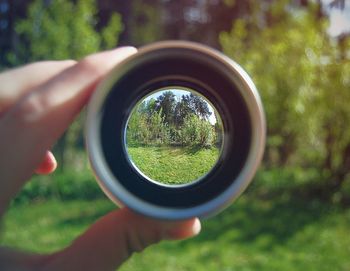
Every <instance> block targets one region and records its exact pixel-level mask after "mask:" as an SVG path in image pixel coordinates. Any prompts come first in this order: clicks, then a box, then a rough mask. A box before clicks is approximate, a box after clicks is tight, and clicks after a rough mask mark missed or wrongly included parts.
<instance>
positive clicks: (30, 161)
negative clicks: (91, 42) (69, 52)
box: [0, 47, 136, 212]
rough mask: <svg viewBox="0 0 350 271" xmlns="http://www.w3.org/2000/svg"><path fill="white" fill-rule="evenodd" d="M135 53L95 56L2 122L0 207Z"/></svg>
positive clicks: (124, 50) (33, 95)
mask: <svg viewBox="0 0 350 271" xmlns="http://www.w3.org/2000/svg"><path fill="white" fill-rule="evenodd" d="M135 52H136V49H135V48H132V47H125V48H120V49H116V50H112V51H106V52H102V53H98V54H95V55H91V56H89V57H87V58H85V59H83V60H82V61H80V62H79V63H77V64H76V65H74V66H72V67H70V68H68V69H66V70H64V71H62V72H61V73H60V74H59V75H57V76H55V77H54V78H52V79H50V80H49V81H47V82H46V83H44V84H42V85H40V86H39V87H38V88H36V89H35V90H33V91H32V92H31V93H30V95H27V96H25V97H24V98H23V99H21V101H20V102H18V104H16V105H15V106H13V107H12V108H11V109H10V110H9V111H8V112H7V113H6V114H5V116H4V117H3V118H2V119H1V120H0V132H1V142H0V153H1V156H0V172H1V182H0V200H1V201H2V202H0V203H1V205H0V207H1V206H3V202H4V201H5V202H8V201H9V199H10V198H11V197H13V196H14V195H15V193H16V192H17V191H18V190H19V188H20V187H21V186H22V185H23V183H24V181H25V180H28V179H29V178H30V176H31V175H32V174H33V172H34V170H35V169H36V168H37V167H38V166H39V164H40V162H41V159H42V158H43V157H44V155H45V152H46V150H48V149H51V147H52V145H53V143H54V142H55V141H56V140H57V139H58V138H59V136H60V135H61V134H62V133H63V132H64V130H65V129H66V128H67V127H68V126H69V124H70V123H71V122H72V121H73V119H74V117H75V116H76V115H77V113H78V112H79V111H80V110H81V108H82V107H83V105H84V104H85V103H86V102H87V100H88V98H89V96H90V94H91V92H92V90H93V89H94V88H95V86H96V84H97V83H98V82H99V80H100V79H101V78H102V77H103V76H104V75H106V74H107V73H108V72H109V71H110V70H111V69H112V68H113V67H114V66H115V65H116V64H118V63H119V62H120V61H122V60H123V59H125V58H126V57H127V56H130V55H131V54H134V53H135ZM0 212H1V210H0Z"/></svg>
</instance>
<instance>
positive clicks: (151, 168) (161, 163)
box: [128, 146, 219, 184]
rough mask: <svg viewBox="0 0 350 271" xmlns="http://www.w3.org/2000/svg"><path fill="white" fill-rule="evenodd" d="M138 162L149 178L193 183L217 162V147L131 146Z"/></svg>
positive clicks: (135, 161) (160, 180) (174, 182)
mask: <svg viewBox="0 0 350 271" xmlns="http://www.w3.org/2000/svg"><path fill="white" fill-rule="evenodd" d="M128 153H129V155H130V156H131V159H132V160H133V162H134V163H135V165H136V166H137V167H138V168H139V169H140V170H141V171H142V172H143V173H144V174H145V175H146V176H148V177H149V178H151V179H153V180H155V181H158V182H161V183H164V184H186V183H190V182H192V181H194V180H196V179H198V178H200V177H202V176H203V175H205V174H206V173H208V172H209V171H210V170H211V169H212V167H213V166H214V165H215V163H216V161H217V159H218V157H219V149H217V148H210V149H205V148H193V147H192V148H191V147H170V146H162V147H143V146H140V147H128Z"/></svg>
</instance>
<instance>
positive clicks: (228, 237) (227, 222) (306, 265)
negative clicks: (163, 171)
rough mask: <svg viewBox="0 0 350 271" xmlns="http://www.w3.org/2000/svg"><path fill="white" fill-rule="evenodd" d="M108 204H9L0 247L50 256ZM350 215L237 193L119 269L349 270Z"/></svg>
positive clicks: (320, 206) (314, 203) (315, 203)
mask: <svg viewBox="0 0 350 271" xmlns="http://www.w3.org/2000/svg"><path fill="white" fill-rule="evenodd" d="M113 208H115V207H114V206H113V205H112V203H110V202H109V201H108V200H101V199H100V200H95V201H67V202H59V201H52V200H51V201H47V202H38V203H35V204H29V205H24V204H22V205H16V206H12V207H11V209H10V210H9V211H8V213H7V214H6V216H5V218H4V223H3V236H2V241H1V244H2V245H8V246H13V247H17V248H22V249H26V250H31V251H35V252H51V251H54V250H56V249H59V248H63V247H65V246H66V245H68V244H69V243H70V242H71V241H72V240H73V239H74V238H75V237H76V236H78V235H79V234H80V233H82V232H83V231H84V230H85V229H86V228H87V227H88V225H89V224H91V223H92V222H93V221H95V220H96V219H97V218H98V217H100V216H101V215H103V214H105V213H106V212H108V211H110V210H112V209H113ZM349 255H350V210H349V209H348V210H346V209H341V208H336V207H331V206H329V205H326V204H324V203H320V202H318V201H302V200H298V199H295V198H291V197H286V196H277V197H275V198H273V199H269V198H268V199H258V198H256V197H254V196H253V195H252V194H249V193H248V195H247V194H245V195H244V196H243V197H241V198H240V199H239V200H238V201H237V202H236V203H235V204H233V205H232V206H231V207H230V208H228V209H227V210H226V211H224V212H222V213H221V214H219V215H218V216H216V217H213V218H211V219H208V220H205V221H203V230H202V233H201V234H200V235H199V236H197V237H195V238H193V239H191V240H187V241H178V242H162V243H161V244H159V245H156V246H152V247H150V248H148V249H146V250H145V251H144V252H143V253H141V254H135V255H134V256H133V257H132V258H131V259H130V260H129V261H128V262H127V263H125V264H124V265H123V266H122V268H121V270H122V271H138V270H140V271H141V270H142V271H148V270H152V271H153V270H165V271H179V270H180V271H197V270H198V271H200V270H205V271H211V270H212V271H217V270H224V271H230V270H239V271H240V270H242V271H248V270H259V271H261V270H263V271H264V270H266V271H267V270H268V271H270V270H283V271H289V270H296V271H299V270H311V271H312V270H315V271H316V270H317V271H323V270H324V271H329V270H332V271H333V270H344V271H346V270H350V257H349Z"/></svg>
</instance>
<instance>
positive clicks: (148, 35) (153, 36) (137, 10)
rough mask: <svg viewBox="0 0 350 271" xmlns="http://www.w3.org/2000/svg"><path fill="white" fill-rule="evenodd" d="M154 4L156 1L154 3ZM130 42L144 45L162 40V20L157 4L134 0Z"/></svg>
mask: <svg viewBox="0 0 350 271" xmlns="http://www.w3.org/2000/svg"><path fill="white" fill-rule="evenodd" d="M153 2H154V1H153ZM131 6H132V10H133V12H132V14H130V18H129V20H130V23H129V24H130V29H132V31H130V33H129V35H130V42H131V43H132V44H135V45H144V44H147V43H151V42H155V41H157V40H160V39H161V38H162V18H161V12H160V11H159V8H160V7H159V5H157V3H147V1H144V0H134V1H132V3H131Z"/></svg>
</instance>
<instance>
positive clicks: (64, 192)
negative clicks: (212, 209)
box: [0, 0, 350, 271]
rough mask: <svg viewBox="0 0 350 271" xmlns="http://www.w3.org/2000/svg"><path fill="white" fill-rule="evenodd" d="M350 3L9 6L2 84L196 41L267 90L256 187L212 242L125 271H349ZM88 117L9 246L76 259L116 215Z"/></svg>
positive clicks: (205, 235)
mask: <svg viewBox="0 0 350 271" xmlns="http://www.w3.org/2000/svg"><path fill="white" fill-rule="evenodd" d="M349 33H350V1H348V0H323V1H322V0H318V1H317V0H294V1H285V0H281V1H272V0H261V1H253V0H246V1H238V0H178V1H171V0H132V1H125V0H114V1H112V0H76V1H69V0H32V1H25V0H0V52H1V53H0V70H6V69H8V68H12V67H16V66H18V65H22V64H24V63H28V62H33V61H38V60H44V59H45V60H46V59H50V60H54V59H67V58H73V59H80V58H81V57H83V56H85V55H87V54H90V53H93V52H97V51H100V50H104V49H109V48H113V47H116V46H121V45H133V46H140V45H143V44H147V43H150V42H154V41H159V40H164V39H183V40H191V41H197V42H200V43H203V44H207V45H209V46H212V47H214V48H216V49H218V50H221V51H223V52H224V53H225V54H227V55H228V56H229V57H231V58H232V59H234V60H235V61H237V62H238V63H239V64H240V65H242V66H243V67H244V68H245V69H246V70H247V71H248V73H249V74H250V75H251V77H252V78H253V81H254V82H255V83H256V85H257V88H258V89H259V91H260V93H261V96H262V99H263V103H264V106H265V110H266V116H267V123H268V138H267V147H266V152H265V156H264V160H263V163H262V166H261V168H260V170H259V172H258V174H257V175H256V177H255V180H254V182H253V183H252V185H251V186H250V187H249V189H248V191H247V192H246V193H244V195H243V196H241V197H240V199H239V200H238V201H237V202H235V203H234V204H233V205H232V206H231V207H230V208H228V209H227V210H225V211H224V212H223V213H221V214H220V215H218V216H216V217H215V218H211V219H209V220H205V221H203V232H202V233H201V234H200V235H199V236H198V237H196V238H194V239H192V240H188V241H182V242H175V243H170V242H164V243H162V244H161V245H158V246H154V247H151V248H149V249H147V250H146V251H145V252H144V253H142V254H137V255H134V256H133V257H132V259H131V260H130V261H128V262H127V263H126V264H125V265H124V266H123V267H122V268H121V270H124V271H125V270H165V271H166V270H169V271H170V270H177V271H180V270H222V271H229V270H301V269H303V270H318V271H319V270H327V271H328V270H350V237H349V236H350V210H349V205H350V174H349V172H350V125H349V123H350V106H349V102H350V61H349V60H350V38H349ZM83 122H84V112H83V113H82V114H81V115H80V116H79V117H78V118H77V120H76V121H75V122H74V124H73V125H72V126H71V127H70V129H69V130H68V131H66V133H65V134H64V135H63V136H62V138H61V139H60V140H59V141H58V143H57V144H56V145H55V147H54V154H55V155H56V157H57V159H58V162H59V168H58V169H57V172H55V173H54V174H53V175H51V176H44V177H40V176H33V178H32V181H31V182H28V183H27V185H26V186H25V187H24V189H23V190H22V191H21V193H20V194H19V195H18V196H17V198H16V199H15V200H14V201H13V202H12V204H11V208H10V210H9V211H8V212H7V214H6V215H5V217H4V219H3V221H2V232H1V240H0V244H2V245H6V246H12V247H17V248H21V249H25V250H31V251H35V252H41V253H45V252H52V251H54V250H56V249H60V248H63V247H65V246H66V245H68V244H69V243H70V242H71V241H72V240H73V239H74V238H75V237H76V236H78V235H79V234H80V233H82V232H83V231H84V230H85V229H86V228H87V227H88V225H89V224H91V223H92V222H93V221H95V220H96V219H97V218H98V217H100V216H101V215H103V214H105V213H106V212H107V211H110V210H112V209H113V208H115V206H114V205H113V204H112V203H111V202H110V201H109V200H108V199H106V197H105V196H104V194H103V193H102V191H101V190H100V189H99V187H98V185H97V184H96V182H95V181H94V177H93V176H92V173H91V170H90V169H89V166H88V162H87V158H86V153H85V150H84V139H83Z"/></svg>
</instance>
